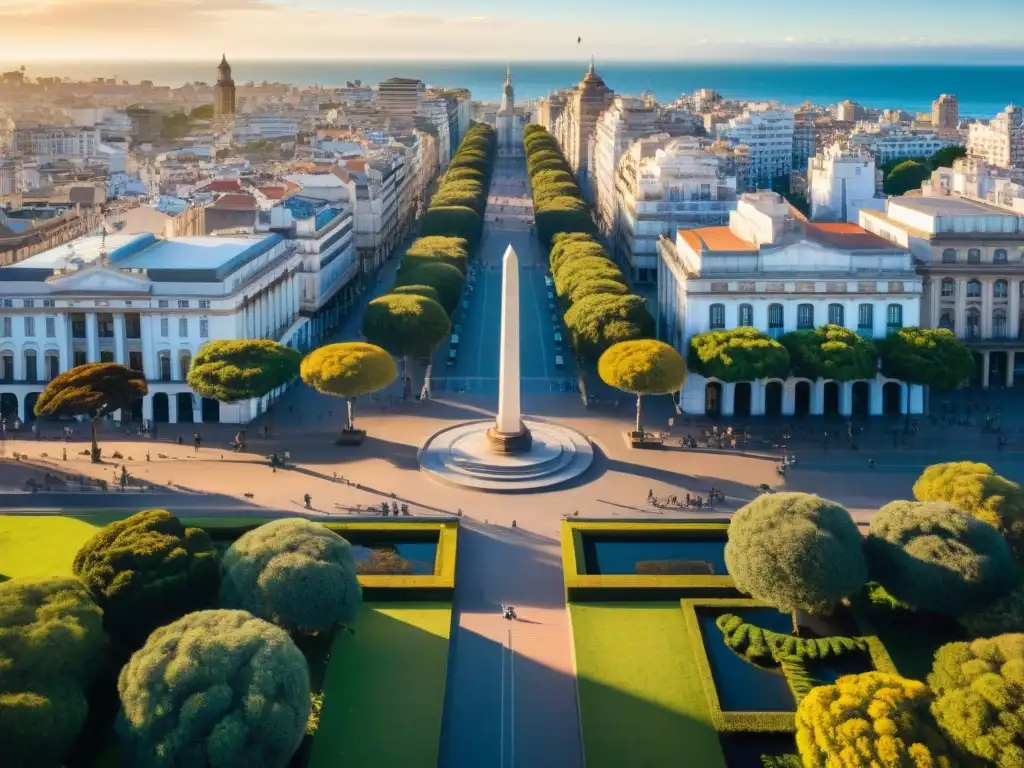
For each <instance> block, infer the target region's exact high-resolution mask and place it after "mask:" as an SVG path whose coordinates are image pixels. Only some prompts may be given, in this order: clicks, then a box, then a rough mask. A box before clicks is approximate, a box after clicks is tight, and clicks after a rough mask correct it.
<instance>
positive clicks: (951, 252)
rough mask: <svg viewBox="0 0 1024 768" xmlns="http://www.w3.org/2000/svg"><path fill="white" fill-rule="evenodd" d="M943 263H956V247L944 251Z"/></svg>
mask: <svg viewBox="0 0 1024 768" xmlns="http://www.w3.org/2000/svg"><path fill="white" fill-rule="evenodd" d="M942 263H943V264H956V248H947V249H946V250H944V251H943V252H942Z"/></svg>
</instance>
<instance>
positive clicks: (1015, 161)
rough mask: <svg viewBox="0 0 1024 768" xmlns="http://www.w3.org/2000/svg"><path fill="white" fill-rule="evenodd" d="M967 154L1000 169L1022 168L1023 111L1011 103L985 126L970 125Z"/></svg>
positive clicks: (984, 124)
mask: <svg viewBox="0 0 1024 768" xmlns="http://www.w3.org/2000/svg"><path fill="white" fill-rule="evenodd" d="M967 154H969V155H971V156H972V157H980V158H981V159H982V160H984V161H985V162H987V163H989V164H990V165H995V166H998V167H1000V168H1012V167H1013V166H1021V165H1024V110H1022V109H1021V108H1020V107H1015V106H1013V105H1012V104H1010V105H1009V106H1008V107H1006V109H1004V110H1003V111H1002V112H1000V113H999V114H998V115H996V116H995V117H994V118H992V119H991V120H989V121H988V122H987V123H971V125H970V127H969V128H968V132H967Z"/></svg>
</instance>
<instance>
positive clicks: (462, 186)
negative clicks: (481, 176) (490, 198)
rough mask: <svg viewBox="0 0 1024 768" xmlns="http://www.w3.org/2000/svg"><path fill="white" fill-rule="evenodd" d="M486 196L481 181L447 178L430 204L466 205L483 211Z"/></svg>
mask: <svg viewBox="0 0 1024 768" xmlns="http://www.w3.org/2000/svg"><path fill="white" fill-rule="evenodd" d="M470 170H472V169H470ZM486 197H487V196H486V195H485V193H484V186H483V184H482V183H481V182H479V181H469V180H467V179H457V180H454V181H452V180H445V183H444V184H442V185H441V186H440V188H439V189H438V190H437V192H435V193H434V197H433V198H431V200H430V205H431V206H440V205H465V206H467V207H469V208H473V209H474V210H476V211H480V212H483V208H484V206H483V203H484V202H486Z"/></svg>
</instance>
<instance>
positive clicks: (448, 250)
mask: <svg viewBox="0 0 1024 768" xmlns="http://www.w3.org/2000/svg"><path fill="white" fill-rule="evenodd" d="M438 261H440V262H443V263H445V264H451V265H452V266H453V267H457V268H458V270H459V271H460V272H462V274H466V270H467V268H468V262H469V243H467V242H466V241H465V240H464V239H462V238H461V237H440V236H434V237H421V238H418V239H416V240H414V241H413V242H412V245H410V246H409V248H408V250H407V251H406V252H405V255H404V256H403V257H402V269H415V268H416V267H418V266H421V265H423V264H432V263H434V262H438Z"/></svg>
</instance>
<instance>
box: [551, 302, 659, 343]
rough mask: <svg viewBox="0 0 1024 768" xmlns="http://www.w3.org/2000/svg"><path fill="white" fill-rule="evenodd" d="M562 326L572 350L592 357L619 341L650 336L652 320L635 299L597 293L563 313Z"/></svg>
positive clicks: (651, 333)
mask: <svg viewBox="0 0 1024 768" xmlns="http://www.w3.org/2000/svg"><path fill="white" fill-rule="evenodd" d="M565 325H566V328H568V329H569V333H570V334H571V335H572V343H573V347H574V348H575V349H576V351H577V352H578V353H579V354H581V355H584V356H587V357H591V358H596V357H599V356H600V355H601V353H602V352H604V351H605V350H606V349H608V347H610V346H612V345H613V344H617V343H619V342H620V341H635V340H637V339H644V338H650V337H651V336H653V335H654V318H653V317H651V313H650V312H648V311H647V305H646V304H644V300H643V299H642V298H640V297H639V296H635V295H633V294H626V295H625V296H615V295H613V294H608V293H598V294H594V295H592V296H586V297H585V298H582V299H580V300H579V301H577V302H576V303H575V304H573V305H572V306H571V307H569V310H568V311H567V312H566V313H565Z"/></svg>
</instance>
